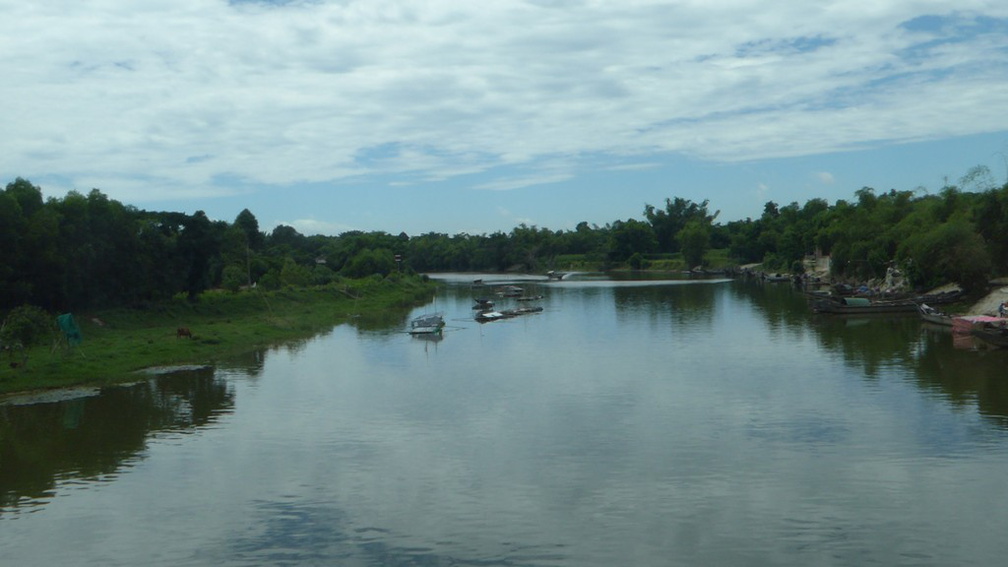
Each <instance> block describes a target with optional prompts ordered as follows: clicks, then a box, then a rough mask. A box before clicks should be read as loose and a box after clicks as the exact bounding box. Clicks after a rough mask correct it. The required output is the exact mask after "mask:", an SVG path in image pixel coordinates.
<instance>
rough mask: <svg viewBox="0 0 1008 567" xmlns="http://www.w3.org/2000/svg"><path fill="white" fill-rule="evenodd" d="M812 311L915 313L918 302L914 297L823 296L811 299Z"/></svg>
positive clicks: (835, 312)
mask: <svg viewBox="0 0 1008 567" xmlns="http://www.w3.org/2000/svg"><path fill="white" fill-rule="evenodd" d="M811 306H812V311H814V312H816V313H832V314H844V315H848V314H849V315H864V314H871V313H913V312H915V311H917V310H918V309H917V303H916V302H915V301H914V300H912V299H897V300H878V301H873V300H871V299H868V298H867V297H836V298H835V297H832V296H830V297H823V298H817V299H813V300H812V301H811Z"/></svg>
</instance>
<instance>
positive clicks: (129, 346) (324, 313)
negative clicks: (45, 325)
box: [0, 276, 435, 394]
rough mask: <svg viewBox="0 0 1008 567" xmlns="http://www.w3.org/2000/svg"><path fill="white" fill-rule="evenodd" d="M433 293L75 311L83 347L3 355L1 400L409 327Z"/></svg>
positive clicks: (386, 284)
mask: <svg viewBox="0 0 1008 567" xmlns="http://www.w3.org/2000/svg"><path fill="white" fill-rule="evenodd" d="M434 290H435V284H434V283H433V282H430V281H427V280H426V279H425V278H420V277H396V276H394V277H391V278H387V279H382V278H378V277H374V278H367V279H363V280H352V281H351V280H347V281H344V282H341V283H339V284H333V285H330V286H326V287H320V288H310V289H287V290H281V291H275V292H262V291H246V292H239V293H231V292H226V291H211V292H206V293H204V294H203V295H201V296H200V298H199V300H198V301H197V302H194V303H192V302H189V301H186V300H185V299H184V298H182V297H177V298H175V299H173V300H172V301H169V302H165V303H159V304H156V305H151V306H148V307H146V308H144V309H123V308H118V309H109V310H102V311H87V312H82V313H74V317H75V319H76V320H77V324H78V325H79V326H80V328H81V333H82V334H83V336H84V342H83V343H82V344H81V345H80V346H77V347H75V348H68V347H67V346H66V345H65V343H63V344H61V345H58V346H56V347H55V348H49V347H43V346H36V347H35V348H33V349H31V350H30V351H29V352H28V361H27V363H26V364H21V362H22V360H21V356H20V355H14V356H13V357H12V356H9V353H6V354H4V355H3V357H2V358H0V394H3V393H11V392H21V391H29V390H37V389H46V388H58V387H67V386H77V385H85V384H86V385H102V384H109V383H115V382H122V381H128V380H133V379H136V376H135V372H136V371H137V370H141V369H144V368H149V367H155V366H168V365H183V364H213V363H214V362H216V361H219V360H222V359H225V358H228V357H232V356H236V355H238V354H241V353H244V352H248V351H251V350H253V349H256V348H259V347H262V346H267V345H274V344H278V343H281V342H284V341H289V340H294V339H303V338H306V337H310V336H313V335H315V334H317V333H320V332H323V331H326V330H328V329H330V328H332V327H333V326H335V325H338V324H340V323H344V322H347V321H350V320H353V321H354V324H355V325H358V326H360V327H363V328H368V327H372V328H387V327H388V326H390V325H396V324H399V323H404V322H405V317H406V314H407V313H408V311H409V309H410V307H411V306H414V305H417V304H419V303H420V302H423V301H428V300H430V298H431V297H432V295H433V293H434ZM98 321H100V322H101V323H99V322H98ZM179 327H187V328H189V329H190V330H191V331H192V335H193V336H192V338H191V339H188V338H177V337H176V329H178V328H179ZM12 363H16V366H14V365H12Z"/></svg>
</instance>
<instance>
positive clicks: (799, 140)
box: [0, 0, 1008, 234]
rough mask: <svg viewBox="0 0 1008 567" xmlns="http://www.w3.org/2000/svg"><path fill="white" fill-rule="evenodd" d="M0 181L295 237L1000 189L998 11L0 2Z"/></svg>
mask: <svg viewBox="0 0 1008 567" xmlns="http://www.w3.org/2000/svg"><path fill="white" fill-rule="evenodd" d="M0 10H2V12H0V13H3V14H4V17H3V18H2V20H0V76H2V77H3V78H4V80H3V81H2V83H0V101H2V104H0V125H2V130H0V131H2V135H0V181H2V182H3V183H7V182H9V181H11V180H13V179H14V178H15V177H18V176H20V177H25V178H27V179H29V180H31V181H32V182H33V183H35V184H36V185H40V186H41V187H42V188H43V191H44V192H45V194H46V195H47V196H56V197H61V196H63V195H65V194H66V192H67V191H70V190H78V191H81V192H87V191H89V190H90V189H92V188H98V189H100V190H102V191H103V192H104V193H106V194H107V195H109V196H110V197H112V198H114V199H117V200H119V201H122V202H124V203H127V204H131V205H134V206H136V207H139V208H143V209H151V210H171V211H184V212H190V213H191V212H193V211H196V210H203V211H206V213H207V214H208V215H209V216H210V217H211V218H216V219H223V220H228V221H231V220H233V219H234V218H235V217H236V216H237V214H238V213H239V212H240V211H241V210H242V209H243V208H248V209H250V210H251V211H252V212H253V213H254V214H255V215H256V217H257V218H258V219H259V224H260V227H262V228H263V229H264V230H270V229H272V228H273V227H274V226H276V225H277V224H288V225H291V226H294V227H295V228H297V229H298V230H299V231H301V232H302V233H304V234H315V233H321V234H338V233H340V232H343V231H347V230H366V231H369V230H383V231H387V232H391V233H399V232H402V231H405V232H406V233H408V234H419V233H424V232H431V231H435V232H444V233H449V234H456V233H460V232H466V233H470V234H482V233H490V232H494V231H498V230H501V231H505V232H506V231H509V230H510V229H511V228H513V227H515V226H517V225H518V224H520V223H525V224H528V225H535V226H540V227H546V228H551V229H572V228H574V227H575V226H576V225H577V224H578V223H579V222H582V221H587V222H588V223H589V224H598V225H604V224H606V223H609V222H612V221H614V220H617V219H627V218H642V217H643V209H644V206H645V204H652V205H656V206H659V207H661V206H663V205H664V201H665V199H666V198H671V197H683V198H687V199H691V200H693V201H697V202H699V201H702V200H704V199H708V200H709V201H710V209H711V210H720V211H721V215H720V217H719V220H720V221H730V220H735V219H739V218H745V217H747V216H751V217H756V216H759V214H760V213H761V212H762V210H763V204H764V203H765V202H767V201H769V200H772V201H775V202H777V203H779V204H782V205H784V204H787V203H790V202H792V201H797V202H799V203H804V202H805V201H807V200H808V199H812V198H824V199H827V200H828V201H830V202H831V203H832V202H834V201H836V200H837V199H851V198H853V196H854V192H855V191H857V190H858V189H860V188H861V187H864V186H870V187H874V188H875V189H877V190H879V191H886V190H889V189H898V190H915V191H919V192H920V193H924V192H937V191H939V190H940V189H941V188H942V186H943V185H945V184H946V183H952V184H959V182H960V179H961V178H963V176H965V175H966V174H967V173H968V172H969V171H970V170H971V169H972V168H974V167H975V166H985V167H987V168H988V169H989V172H990V175H989V176H987V177H986V178H983V177H982V178H979V179H977V180H976V181H975V182H973V183H972V184H971V185H970V186H968V187H965V188H966V189H970V190H976V189H985V188H987V187H989V186H993V185H998V186H999V185H1001V184H1003V183H1004V182H1005V181H1006V179H1008V112H1005V110H1006V109H1008V3H1004V2H995V1H973V0H961V1H959V2H956V3H954V6H953V4H952V3H949V2H947V1H941V2H939V1H928V0H913V1H910V0H907V1H900V0H894V1H890V2H878V1H877V0H871V1H864V0H847V1H836V2H834V1H820V2H815V3H809V2H789V3H785V2H766V1H765V0H763V1H755V0H705V1H702V2H701V1H698V0H671V1H664V2H655V1H647V0H620V1H604V0H525V1H518V0H485V1H480V2H458V1H457V0H451V1H449V0H425V1H423V2H417V1H404V0H313V1H298V0H289V1H285V2H264V1H256V0H246V1H237V0H232V1H231V2H228V1H225V0H145V1H144V2H142V3H138V2H125V1H122V0H118V1H117V0H92V1H89V0H77V1H72V2H71V1H66V2H64V1H56V0H47V1H45V2H31V3H29V2H23V1H18V2H10V1H8V0H0Z"/></svg>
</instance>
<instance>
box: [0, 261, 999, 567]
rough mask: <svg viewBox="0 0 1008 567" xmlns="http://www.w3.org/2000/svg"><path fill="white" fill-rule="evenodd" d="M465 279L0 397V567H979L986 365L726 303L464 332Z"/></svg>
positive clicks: (782, 311)
mask: <svg viewBox="0 0 1008 567" xmlns="http://www.w3.org/2000/svg"><path fill="white" fill-rule="evenodd" d="M473 277H474V276H473V275H446V276H438V279H439V280H440V281H441V285H439V291H438V295H437V298H436V300H435V301H434V302H432V304H430V305H426V306H422V307H420V308H417V309H415V310H413V311H411V312H406V311H404V312H403V313H402V314H401V318H400V320H399V321H397V322H396V323H395V324H392V325H391V326H390V325H389V323H388V322H387V320H386V319H383V321H382V322H380V323H374V322H369V321H367V320H363V319H362V320H357V321H355V323H354V324H347V325H340V326H337V327H335V328H333V329H332V330H331V331H329V332H327V333H324V334H321V335H319V336H316V337H313V338H311V339H307V340H304V341H299V342H297V343H293V344H287V345H282V346H278V347H275V348H271V349H266V350H262V351H258V352H253V353H249V354H248V355H247V356H245V357H242V358H241V359H235V360H229V361H227V362H222V363H220V364H218V365H215V366H214V367H207V368H189V369H180V370H179V371H177V372H172V373H169V374H164V375H159V376H156V377H153V378H150V379H147V378H144V379H142V380H138V382H137V383H135V384H130V385H124V386H118V387H110V388H103V389H100V390H98V389H96V390H81V391H78V392H76V393H62V394H60V395H56V394H49V395H47V396H42V397H39V396H34V397H15V398H11V399H8V400H6V401H5V402H3V403H2V404H0V562H2V563H3V564H5V565H18V566H30V565H39V566H42V565H44V566H54V565H74V566H98V565H100V566H112V565H171V566H180V565H183V566H184V565H348V566H379V565H410V566H416V565H420V566H442V565H453V566H456V565H464V566H481V567H485V566H502V567H503V566H506V567H513V566H522V567H526V566H578V567H586V566H587V567H592V566H614V565H634V566H652V565H655V566H658V565H661V566H664V565H803V566H804V565H872V564H874V565H887V566H888V565H959V566H961V565H994V564H1000V562H1001V561H1003V556H1004V552H1005V551H1006V545H1005V544H1004V542H1003V538H1004V534H1005V533H1008V507H1005V506H1004V502H1005V500H1006V497H1008V483H1006V482H1005V471H1008V372H1006V368H1008V352H1005V351H995V350H984V349H976V348H969V347H968V345H966V348H957V345H954V344H953V340H952V337H951V335H950V334H948V333H946V332H944V331H942V330H936V329H931V328H927V327H925V326H923V325H922V324H921V323H920V322H919V321H918V320H917V319H916V318H914V317H875V318H860V319H851V318H842V317H836V316H826V315H813V314H812V313H810V311H809V310H808V309H807V307H806V305H805V302H804V300H803V299H802V297H801V295H800V294H798V293H796V292H794V291H793V290H791V289H790V288H789V287H787V285H786V284H765V285H759V284H756V283H746V282H733V281H727V280H697V281H694V280H625V279H624V280H613V279H609V278H605V277H594V276H588V275H580V276H578V275H575V276H573V277H571V278H570V279H567V280H564V281H561V282H546V281H545V280H544V279H541V278H540V279H534V278H528V279H524V280H518V281H513V282H510V283H514V284H515V285H519V286H522V287H523V288H525V293H526V294H534V295H540V294H541V295H543V298H542V299H541V300H538V301H536V302H533V303H532V304H535V305H541V306H542V307H543V311H542V312H540V313H533V314H529V315H524V316H521V317H516V318H513V319H506V320H501V321H494V322H490V323H486V324H479V323H476V322H475V321H474V320H473V313H474V312H473V311H472V309H471V307H472V305H473V297H474V295H487V294H488V293H490V292H491V291H492V286H491V285H487V286H485V287H483V288H480V289H473V288H472V286H471V283H472V280H473ZM496 277H497V276H492V275H486V276H484V280H485V281H486V282H488V283H492V282H490V280H492V279H494V278H496ZM497 302H498V307H507V306H513V305H517V302H514V300H512V299H497ZM433 311H439V312H442V313H444V315H445V318H446V320H447V327H446V329H445V331H444V333H443V335H441V336H440V337H435V338H436V339H437V340H428V339H425V338H418V337H412V336H410V335H408V334H406V333H405V332H404V331H405V329H406V327H407V322H408V320H409V319H410V318H411V317H413V316H417V315H420V314H424V313H429V312H433ZM958 346H959V347H962V346H963V345H958Z"/></svg>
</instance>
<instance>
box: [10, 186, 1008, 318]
mask: <svg viewBox="0 0 1008 567" xmlns="http://www.w3.org/2000/svg"><path fill="white" fill-rule="evenodd" d="M971 175H973V177H975V172H974V173H973V174H971ZM855 197H856V199H855V200H852V201H846V200H840V201H837V202H836V203H834V204H832V205H830V204H829V203H827V202H826V201H825V200H823V199H812V200H810V201H808V202H806V203H805V204H804V205H799V204H798V203H791V204H789V205H786V206H779V205H778V204H776V203H774V202H768V203H766V205H765V206H764V210H763V213H762V215H761V216H760V217H759V218H756V219H752V218H747V219H745V220H740V221H732V222H728V223H725V224H718V223H715V220H716V218H717V216H718V213H717V212H715V213H713V214H712V213H710V212H709V211H708V208H707V207H708V202H707V201H703V202H702V203H694V202H692V201H689V200H686V199H682V198H679V197H676V198H673V199H666V201H665V206H664V208H660V209H659V208H656V207H654V206H652V205H645V207H644V211H643V213H644V215H643V216H644V218H643V219H642V220H638V219H626V220H615V221H613V222H612V223H610V224H606V225H605V226H597V225H589V224H588V223H586V222H582V223H580V224H578V225H577V227H576V228H575V229H574V230H556V231H554V230H549V229H545V228H539V227H535V226H531V227H530V226H526V225H524V224H523V225H520V226H518V227H516V228H514V229H513V230H511V231H510V232H509V233H503V232H495V233H492V234H483V235H469V234H456V235H448V234H440V233H433V232H432V233H428V234H421V235H416V236H412V237H411V236H408V235H406V234H404V233H403V234H398V235H391V234H388V233H385V232H361V231H352V232H346V233H343V234H341V235H339V236H305V235H302V234H300V233H298V231H296V230H295V229H294V228H292V227H290V226H278V227H276V228H275V229H273V230H272V231H271V232H269V233H265V232H263V231H261V230H260V228H259V225H258V221H257V220H256V218H255V216H254V215H253V214H252V213H251V212H250V211H249V210H247V209H246V210H243V211H241V213H239V214H238V216H237V217H236V218H235V219H234V221H233V222H230V223H229V222H226V221H220V220H211V219H209V218H208V217H207V216H206V215H205V214H204V213H203V212H201V211H198V212H196V213H195V214H192V215H189V214H184V213H177V212H152V211H145V210H140V209H137V208H135V207H132V206H128V205H123V204H122V203H119V202H117V201H115V200H112V199H109V198H108V197H107V196H105V195H104V194H103V193H102V192H101V191H99V190H97V189H94V190H92V191H91V192H90V193H88V194H87V195H84V194H81V193H79V192H76V191H71V192H70V193H68V194H67V195H66V196H65V197H63V198H49V199H47V200H43V198H42V192H41V190H40V189H39V188H38V187H36V186H34V185H32V184H31V183H30V182H29V181H27V180H24V179H21V178H18V179H16V180H15V181H13V182H12V183H9V184H8V185H7V186H6V189H5V190H4V191H3V192H0V311H6V310H9V309H11V308H13V307H16V306H19V305H22V304H26V303H30V304H34V305H38V306H42V307H44V308H45V309H47V310H50V311H70V310H74V309H82V308H86V307H94V306H107V305H145V304H147V303H149V302H152V301H157V300H161V299H165V298H169V297H172V296H174V295H176V294H186V295H187V296H188V297H189V298H191V299H195V298H196V297H197V296H198V295H199V294H200V293H201V292H203V291H204V290H206V289H209V288H224V289H230V290H238V289H240V288H242V287H244V286H249V285H253V284H254V285H259V286H265V287H267V288H270V289H277V288H280V287H283V286H307V285H323V284H327V283H330V282H333V281H335V280H338V279H339V278H344V277H346V278H359V277H366V276H370V275H373V274H381V275H388V274H390V273H392V272H394V271H397V270H406V271H416V272H428V271H448V270H451V271H508V270H522V271H530V272H537V271H538V272H544V271H546V270H550V269H568V267H569V266H570V265H573V264H576V265H578V266H590V267H593V268H601V269H607V268H611V267H615V266H628V267H633V268H642V267H647V266H648V265H651V263H652V262H654V261H658V260H662V259H666V260H673V259H674V260H675V261H676V262H679V263H680V264H681V265H682V266H683V267H687V268H688V267H694V266H700V265H703V264H704V261H705V258H706V254H707V252H708V251H710V250H714V249H720V250H727V251H728V255H729V257H730V258H731V260H732V261H733V262H735V263H738V264H747V263H764V264H765V265H767V266H770V267H772V268H775V269H782V270H800V269H801V267H802V260H803V259H804V258H805V257H806V256H807V255H810V254H813V253H815V252H819V253H821V254H828V255H831V257H832V269H833V272H834V275H835V276H838V277H842V278H850V279H869V278H873V277H881V276H882V275H883V274H885V272H886V269H887V268H888V267H889V266H891V265H893V263H895V264H896V265H898V266H900V267H901V268H903V269H904V271H905V272H906V273H907V274H908V275H909V276H910V277H911V280H912V281H913V283H914V284H915V285H918V286H922V287H923V286H930V285H934V284H937V283H943V282H949V281H954V282H958V283H960V284H962V285H964V286H967V287H970V288H976V287H979V286H981V285H983V284H985V283H986V280H987V278H988V277H989V276H990V275H992V274H1004V273H1006V272H1008V184H1006V185H1005V186H1003V187H1001V188H999V189H996V188H986V189H983V190H979V191H974V192H966V191H962V190H960V189H958V188H957V187H954V186H949V187H946V188H944V189H943V190H942V191H941V192H940V193H939V194H937V195H928V194H925V195H916V194H915V193H914V192H912V191H896V190H891V191H889V192H887V193H881V194H877V193H876V192H875V190H873V189H871V188H868V187H866V188H863V189H861V190H859V191H857V192H856V193H855Z"/></svg>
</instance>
